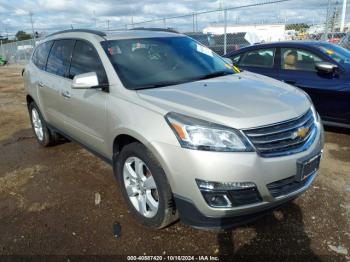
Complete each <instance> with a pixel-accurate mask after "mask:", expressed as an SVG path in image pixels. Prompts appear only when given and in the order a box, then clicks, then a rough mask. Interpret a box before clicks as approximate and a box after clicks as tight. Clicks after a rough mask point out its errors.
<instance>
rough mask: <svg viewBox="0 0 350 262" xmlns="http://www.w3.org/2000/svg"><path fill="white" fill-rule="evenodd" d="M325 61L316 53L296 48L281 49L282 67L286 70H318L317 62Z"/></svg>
mask: <svg viewBox="0 0 350 262" xmlns="http://www.w3.org/2000/svg"><path fill="white" fill-rule="evenodd" d="M321 61H323V60H322V59H321V58H319V57H318V56H316V55H315V54H313V53H311V52H309V51H306V50H302V49H295V48H282V49H281V67H282V69H285V70H299V71H314V72H315V71H316V69H315V63H316V62H321Z"/></svg>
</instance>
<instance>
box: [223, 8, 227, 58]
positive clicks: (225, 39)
mask: <svg viewBox="0 0 350 262" xmlns="http://www.w3.org/2000/svg"><path fill="white" fill-rule="evenodd" d="M226 52H227V9H226V8H225V9H224V55H226Z"/></svg>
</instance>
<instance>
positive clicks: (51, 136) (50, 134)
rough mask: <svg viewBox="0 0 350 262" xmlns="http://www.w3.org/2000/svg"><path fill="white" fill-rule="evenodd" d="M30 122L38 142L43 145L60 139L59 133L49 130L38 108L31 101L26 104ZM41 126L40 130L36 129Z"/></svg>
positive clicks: (54, 142) (53, 143)
mask: <svg viewBox="0 0 350 262" xmlns="http://www.w3.org/2000/svg"><path fill="white" fill-rule="evenodd" d="M28 110H29V116H30V123H31V124H32V129H33V132H34V135H35V138H36V140H37V141H38V143H39V144H40V145H41V146H43V147H48V146H53V145H56V144H57V143H58V141H59V139H60V137H59V134H58V133H56V132H54V131H51V130H50V129H49V128H48V127H47V124H46V122H45V120H44V118H43V116H42V114H41V112H40V110H39V108H38V106H37V105H36V104H35V103H34V102H31V103H30V104H29V106H28ZM40 128H41V130H42V131H41V132H38V130H39V129H40Z"/></svg>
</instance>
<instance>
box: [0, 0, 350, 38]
mask: <svg viewBox="0 0 350 262" xmlns="http://www.w3.org/2000/svg"><path fill="white" fill-rule="evenodd" d="M269 1H271V0H235V1H232V0H103V1H98V0H0V35H5V36H6V35H10V36H11V35H13V34H15V33H16V32H17V31H18V30H24V31H26V32H28V33H31V31H32V29H31V22H30V14H32V21H33V27H34V31H38V32H45V33H51V32H54V31H57V30H63V29H69V28H91V29H95V28H96V29H101V30H106V29H108V28H109V29H110V30H112V29H124V28H131V27H132V26H131V24H134V26H135V27H136V26H149V27H164V26H166V27H172V28H175V29H178V30H180V31H181V30H185V31H186V30H191V29H192V28H193V16H192V15H191V14H193V13H194V12H201V11H207V10H215V9H220V8H223V7H228V8H232V7H233V8H237V7H240V6H246V5H251V4H256V3H264V2H269ZM328 1H330V2H331V6H332V7H334V6H335V5H336V2H337V0H288V1H287V2H282V3H278V4H267V5H260V6H254V7H242V8H238V9H233V10H231V11H228V12H227V21H228V23H230V24H236V23H240V24H255V23H276V22H287V23H299V22H305V23H309V24H321V23H324V22H325V17H326V13H327V7H328ZM338 2H339V3H338V7H339V9H341V8H342V0H338ZM349 2H350V0H348V10H349V12H350V5H349V4H350V3H349ZM187 14H188V15H189V16H187V17H181V18H173V19H165V20H162V18H165V17H174V16H181V15H187ZM349 18H350V16H349ZM152 19H160V20H159V21H157V22H149V23H143V24H137V23H140V22H142V21H148V20H152ZM223 19H224V15H223V12H215V13H209V14H201V15H198V16H196V20H195V21H196V23H195V24H196V25H197V27H198V29H199V30H201V29H203V28H204V27H205V26H207V25H213V24H220V23H221V24H222V23H223ZM347 21H348V15H347Z"/></svg>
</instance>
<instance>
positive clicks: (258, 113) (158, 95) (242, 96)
mask: <svg viewBox="0 0 350 262" xmlns="http://www.w3.org/2000/svg"><path fill="white" fill-rule="evenodd" d="M137 93H138V95H139V97H140V98H141V99H142V100H143V105H145V103H144V102H148V103H147V104H148V105H149V106H151V107H153V109H156V108H158V109H160V110H159V112H160V113H162V114H166V113H167V112H171V111H172V112H178V113H182V114H185V115H188V116H193V117H197V118H199V119H204V120H208V121H212V122H215V123H218V124H224V125H227V126H231V127H234V128H240V129H241V128H251V127H258V126H263V125H268V124H272V123H276V122H281V121H285V120H288V119H292V118H295V117H297V116H299V115H301V114H303V113H305V112H306V111H307V110H308V109H309V108H310V102H309V100H308V98H307V97H306V96H305V94H304V92H303V91H301V90H299V89H297V88H295V87H292V86H290V85H287V84H285V83H282V82H280V81H277V80H274V79H272V78H269V77H266V76H262V75H258V74H253V73H250V72H242V73H239V74H234V75H228V76H223V77H217V78H212V79H208V80H201V81H196V82H190V83H185V84H180V85H174V86H168V87H162V88H155V89H146V90H139V91H137Z"/></svg>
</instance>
